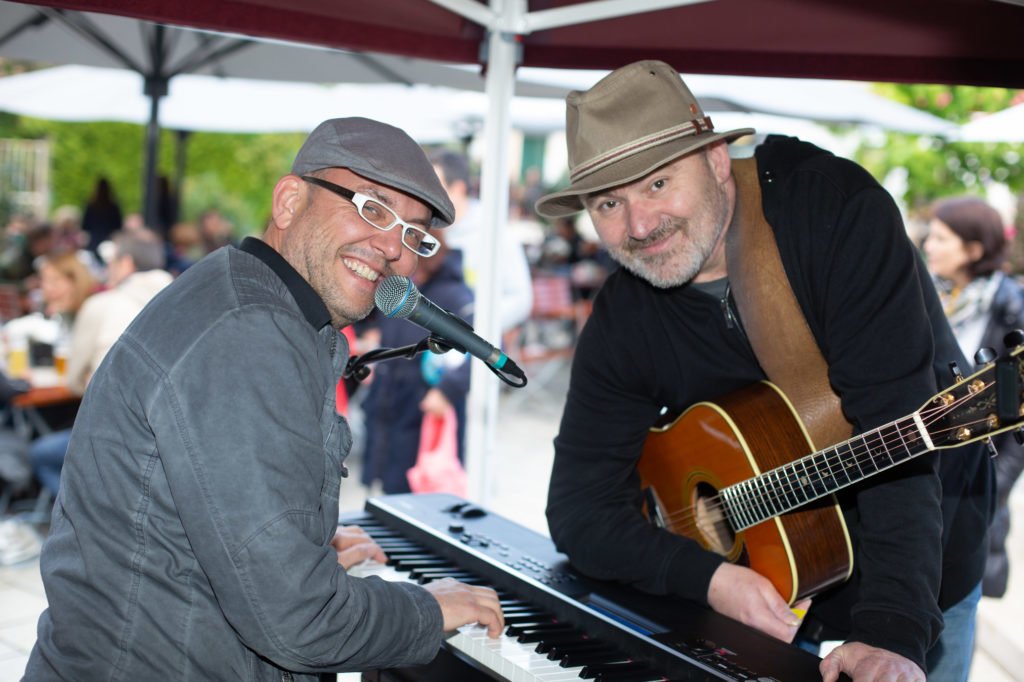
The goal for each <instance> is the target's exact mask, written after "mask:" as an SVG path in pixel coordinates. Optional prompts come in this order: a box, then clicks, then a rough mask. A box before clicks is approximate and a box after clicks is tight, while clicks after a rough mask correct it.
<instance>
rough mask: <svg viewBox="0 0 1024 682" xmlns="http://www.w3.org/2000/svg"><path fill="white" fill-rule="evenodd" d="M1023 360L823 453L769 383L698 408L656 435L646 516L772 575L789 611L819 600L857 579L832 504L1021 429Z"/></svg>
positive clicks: (990, 369)
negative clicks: (868, 483) (885, 478)
mask: <svg viewBox="0 0 1024 682" xmlns="http://www.w3.org/2000/svg"><path fill="white" fill-rule="evenodd" d="M1022 338H1024V337H1022ZM1022 352H1024V347H1018V348H1016V349H1014V350H1013V351H1012V352H1011V353H1010V354H1009V355H1008V356H1006V357H1004V358H1002V359H1000V360H998V361H992V362H988V363H987V364H986V365H984V366H983V367H982V368H981V369H980V370H979V371H977V372H976V373H975V374H972V375H971V376H969V377H967V378H966V379H964V378H960V379H959V380H958V381H957V382H956V383H955V384H954V385H953V386H951V387H950V388H948V389H946V390H944V391H942V392H940V393H938V394H937V395H935V396H934V397H933V398H932V399H930V400H929V401H928V402H926V403H925V404H924V405H923V406H922V407H921V408H920V409H919V410H917V411H916V412H914V413H913V414H911V415H908V416H906V417H903V418H902V419H897V420H895V421H893V422H890V423H888V424H886V425H884V426H881V427H879V428H877V429H874V430H872V431H869V432H867V433H863V434H860V435H858V436H855V437H854V438H851V439H849V440H846V441H843V442H841V443H838V444H836V445H833V446H831V447H828V448H825V449H824V450H818V451H817V452H814V448H813V447H812V445H811V440H810V438H809V437H808V435H807V432H806V430H805V428H804V426H803V424H802V423H801V422H800V419H799V417H798V416H797V415H796V412H795V411H794V410H793V406H792V405H791V404H790V402H789V401H788V400H787V399H786V396H785V395H783V394H782V391H780V390H779V389H778V388H777V387H776V386H774V385H773V384H771V383H769V382H767V381H765V382H761V383H759V384H754V385H752V386H748V387H746V388H744V389H741V390H740V391H737V392H735V393H731V394H729V395H728V396H725V397H724V398H721V399H718V400H716V401H715V402H713V403H712V402H702V403H698V404H696V405H693V406H692V407H690V408H688V409H687V410H686V411H685V412H684V413H683V414H681V415H680V416H679V417H678V418H677V419H676V420H675V421H674V422H672V423H671V424H669V425H668V426H665V427H656V428H653V429H651V431H650V433H649V434H648V436H647V439H646V441H645V443H644V447H643V452H642V454H641V458H640V461H639V463H638V465H637V468H638V470H639V474H640V477H641V481H642V485H643V487H644V494H645V499H646V510H645V512H646V514H647V516H648V518H649V519H650V520H651V522H652V523H654V524H655V525H657V526H659V527H662V528H665V529H667V530H669V531H671V532H674V533H677V534H680V535H685V536H687V537H689V538H692V539H693V540H696V541H697V542H699V543H700V544H701V545H702V546H703V547H705V548H706V549H709V550H711V551H715V552H717V553H719V554H721V555H723V556H725V557H726V558H727V559H728V560H729V561H732V562H735V563H739V564H741V565H744V566H748V567H749V568H751V569H753V570H754V571H756V572H758V573H760V574H761V575H763V576H765V577H766V578H768V579H769V580H770V581H771V582H772V584H773V585H774V586H775V588H776V589H777V590H778V591H779V594H781V595H782V596H783V598H785V599H786V600H788V602H789V603H790V604H793V603H795V602H797V601H798V600H800V599H803V598H804V597H808V596H812V595H814V594H816V593H818V592H821V591H822V590H824V589H825V588H827V587H829V586H831V585H834V584H836V583H839V582H842V581H843V580H846V579H847V578H848V577H849V576H850V573H851V572H852V570H853V548H852V546H851V543H850V536H849V533H848V532H847V529H846V524H845V522H844V521H843V516H842V513H841V511H840V509H839V506H838V504H837V502H836V500H835V497H834V495H833V493H835V492H836V491H838V490H841V489H842V488H845V487H847V486H851V485H853V484H855V483H858V482H859V481H862V480H864V479H866V478H868V477H870V476H873V475H875V474H877V473H880V472H882V471H885V470H887V469H890V468H892V467H895V466H898V465H899V464H901V463H903V462H906V461H909V460H910V459H913V458H914V457H917V456H919V455H922V454H924V453H927V452H931V451H933V450H936V449H940V448H952V447H957V446H960V445H964V444H966V443H970V442H973V441H976V440H979V439H983V438H987V437H989V436H992V435H994V434H997V433H1002V432H1004V431H1009V430H1011V429H1016V428H1020V426H1021V424H1022V423H1024V417H1022V407H1021V399H1022V396H1021V385H1022V383H1024V381H1022V364H1024V361H1022V360H1021V359H1020V355H1021V353H1022ZM992 355H994V353H992Z"/></svg>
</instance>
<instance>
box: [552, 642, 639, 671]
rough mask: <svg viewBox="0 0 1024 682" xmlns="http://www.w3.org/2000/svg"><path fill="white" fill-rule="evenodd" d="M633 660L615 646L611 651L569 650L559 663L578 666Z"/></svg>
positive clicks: (573, 666)
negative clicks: (573, 651)
mask: <svg viewBox="0 0 1024 682" xmlns="http://www.w3.org/2000/svg"><path fill="white" fill-rule="evenodd" d="M632 660H633V659H632V658H630V657H629V654H627V653H624V652H622V651H621V650H619V649H614V648H613V649H612V650H611V651H580V652H577V653H572V652H569V653H567V654H566V655H565V656H562V661H561V663H559V665H560V666H562V667H563V668H578V667H580V666H594V665H600V664H603V663H625V662H627V661H632ZM595 674H596V673H595Z"/></svg>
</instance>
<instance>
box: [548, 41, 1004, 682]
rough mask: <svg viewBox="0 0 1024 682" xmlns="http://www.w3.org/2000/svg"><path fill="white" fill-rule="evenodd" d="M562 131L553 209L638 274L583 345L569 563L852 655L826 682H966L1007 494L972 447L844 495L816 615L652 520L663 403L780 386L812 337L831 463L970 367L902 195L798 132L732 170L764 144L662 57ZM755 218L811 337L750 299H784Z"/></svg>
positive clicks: (573, 112)
mask: <svg viewBox="0 0 1024 682" xmlns="http://www.w3.org/2000/svg"><path fill="white" fill-rule="evenodd" d="M566 121H567V125H566V128H567V144H568V152H569V171H570V180H571V184H570V185H569V187H568V188H566V189H564V190H562V191H559V192H555V193H553V194H549V195H547V196H545V197H542V198H541V199H540V200H539V201H538V203H537V211H538V213H540V214H541V215H543V216H546V217H549V218H555V217H560V216H565V215H570V214H572V213H575V212H577V211H580V210H586V211H587V212H588V213H589V214H590V217H591V219H592V220H593V223H594V226H595V228H596V229H597V232H598V235H599V236H600V238H601V241H602V242H603V243H604V245H605V246H606V248H607V249H608V251H609V252H610V254H611V255H612V256H613V257H614V258H615V259H616V260H618V261H619V262H620V263H621V264H622V265H623V268H621V269H620V270H619V271H618V272H616V273H615V274H614V275H612V276H611V277H610V278H609V279H608V280H607V282H606V283H605V285H604V287H603V288H602V290H601V292H600V294H599V295H598V296H597V298H596V300H595V303H594V310H593V315H592V316H591V317H590V319H589V321H588V323H587V325H586V327H585V328H584V330H583V332H582V335H581V337H580V340H579V344H578V347H577V349H576V355H575V359H574V363H573V369H572V378H571V382H570V387H569V393H568V397H567V401H566V406H565V412H564V414H563V417H562V423H561V427H560V431H559V434H558V437H557V438H556V439H555V461H554V466H553V470H552V475H551V484H550V489H549V495H548V506H547V517H548V522H549V526H550V529H551V534H552V537H553V538H554V540H555V542H556V544H557V545H558V547H559V548H560V549H561V550H563V551H565V552H566V553H567V554H568V555H569V557H570V559H571V560H572V562H573V563H574V564H575V565H576V566H577V567H578V568H579V569H580V570H582V571H583V572H585V573H588V574H590V575H593V576H596V577H600V578H613V579H618V580H621V581H624V582H627V583H630V584H632V585H634V586H636V587H637V588H639V589H642V590H644V591H648V592H652V593H655V594H669V595H675V596H679V597H683V598H687V599H691V600H694V601H697V602H701V603H704V604H707V605H709V606H710V607H711V608H713V609H714V610H716V611H718V612H721V613H724V614H726V615H728V616H731V617H733V618H735V619H737V620H740V621H742V622H744V623H747V624H748V625H751V626H753V627H755V628H757V629H759V630H762V631H764V632H766V633H768V634H771V635H773V636H775V637H777V638H779V639H783V640H785V641H792V640H794V638H799V639H800V640H802V641H810V642H820V641H822V640H825V639H828V640H833V639H842V640H845V643H844V644H843V645H841V646H839V647H837V648H836V649H834V650H833V651H832V652H831V653H830V654H829V655H828V656H827V657H826V658H825V660H824V661H823V662H822V664H821V672H822V676H823V678H824V679H825V680H834V679H836V678H837V676H838V675H839V673H840V672H846V673H848V674H850V675H851V676H853V678H854V679H855V680H858V681H859V680H882V679H886V680H888V679H901V680H923V679H924V672H923V671H924V670H929V679H930V680H932V679H943V680H946V679H948V680H965V679H966V675H967V670H968V667H969V661H970V655H971V649H972V644H973V622H974V612H975V608H976V605H977V598H978V597H977V595H978V590H977V588H978V586H979V583H980V578H981V574H982V568H983V565H984V536H985V531H986V528H987V523H988V517H989V507H990V496H991V489H990V486H991V475H990V464H989V463H988V460H987V458H986V457H984V456H983V455H982V454H980V453H979V451H978V450H977V449H974V448H972V449H970V451H969V452H964V453H963V454H960V452H956V454H955V455H953V456H943V457H942V458H941V462H937V460H938V459H939V458H937V457H935V456H934V455H925V456H922V457H918V458H916V459H912V460H910V461H908V462H907V463H905V464H903V465H901V466H900V467H898V468H894V469H892V470H891V471H889V472H886V473H885V474H884V475H881V476H876V477H873V478H869V479H866V480H865V481H862V482H861V483H860V484H858V485H856V486H854V487H852V488H847V489H845V490H843V491H841V492H840V493H839V494H838V500H839V502H840V504H841V507H842V510H843V515H844V517H845V520H846V525H847V527H848V528H849V533H850V538H851V547H852V548H853V573H852V576H851V577H850V579H849V580H847V581H846V582H845V583H842V584H840V585H839V586H835V587H829V588H828V589H826V590H824V591H822V592H821V593H820V594H817V595H815V596H814V601H813V605H811V607H810V610H809V611H808V612H807V615H806V617H805V618H804V619H803V621H801V619H800V617H799V615H795V614H799V613H802V612H803V607H806V606H807V604H806V603H797V604H795V605H793V606H794V607H795V609H791V608H790V605H789V604H787V602H786V600H784V599H783V598H782V597H781V596H780V595H779V593H778V592H777V591H776V589H775V588H774V587H773V585H772V583H770V582H769V581H768V580H767V579H766V578H764V577H762V576H761V575H759V574H757V573H755V572H754V571H753V570H751V569H749V568H746V567H744V566H741V565H736V564H732V563H728V562H726V561H725V560H724V559H723V557H722V556H720V555H719V554H717V553H714V552H711V551H708V550H705V549H703V548H702V547H701V546H700V545H699V544H698V543H697V542H695V541H693V540H690V539H688V538H686V537H683V536H681V535H676V534H673V533H669V532H667V531H665V530H663V529H661V528H657V527H655V525H654V524H652V523H650V522H649V521H648V519H647V517H646V516H645V514H644V513H643V507H644V496H643V492H642V490H641V487H640V475H639V474H638V471H637V463H638V461H639V460H640V458H641V455H642V453H643V450H644V444H645V440H646V439H647V435H648V430H649V428H650V427H651V426H652V425H653V424H654V423H655V422H656V421H657V420H658V419H659V416H660V415H661V414H662V413H663V411H665V410H666V409H667V411H668V412H670V413H674V414H679V413H682V412H683V411H684V410H685V409H686V408H687V407H688V406H690V405H693V404H695V403H697V402H700V401H707V400H714V399H716V398H718V397H720V396H724V395H726V394H729V393H731V392H733V391H736V390H738V389H740V388H742V387H744V386H746V385H749V384H753V383H756V382H759V381H761V380H764V379H765V378H771V379H772V380H773V381H778V380H777V379H776V376H775V369H776V368H777V365H774V364H769V363H767V362H765V358H766V357H774V356H769V355H768V354H766V353H764V352H763V351H764V349H765V348H768V349H769V350H775V351H776V352H781V353H785V351H786V349H781V350H780V349H779V348H777V347H778V346H779V345H782V344H785V343H786V341H785V339H787V338H789V336H790V330H792V329H799V328H804V329H805V331H804V334H805V335H806V336H807V339H808V340H809V342H810V345H811V346H814V347H815V348H814V354H816V355H819V356H821V358H820V359H821V360H822V362H821V366H822V377H823V380H824V383H825V384H826V388H828V389H830V394H831V395H832V397H834V398H836V402H835V409H834V410H832V412H834V415H833V417H835V418H838V420H839V421H838V422H833V423H835V424H840V427H839V428H838V429H836V430H833V431H831V432H828V433H829V435H831V436H836V437H830V438H828V439H827V442H824V443H821V444H820V445H819V446H818V447H821V446H822V445H828V444H832V443H836V442H839V441H841V440H845V439H846V438H848V437H849V435H850V433H851V431H850V429H851V425H852V429H853V430H854V432H856V433H863V432H867V431H870V430H872V429H875V428H877V427H880V426H882V425H884V424H886V423H888V422H891V421H893V420H895V419H899V418H902V417H904V416H906V415H909V414H912V413H914V412H915V411H916V410H918V409H919V408H920V407H921V405H922V404H923V403H924V402H925V401H926V400H928V399H929V398H930V397H931V396H932V395H933V394H935V393H936V390H937V384H938V383H945V382H948V381H949V380H950V378H949V377H948V376H946V375H948V370H947V369H946V367H947V363H948V362H949V361H950V360H956V359H960V361H961V364H962V362H963V360H962V356H961V354H960V352H959V350H958V348H957V346H956V342H955V339H954V338H953V337H952V334H951V333H950V331H949V327H948V324H946V322H945V318H944V316H943V315H942V310H941V307H940V306H939V305H938V302H937V298H936V296H935V292H934V289H933V288H932V287H931V286H930V284H929V283H928V280H927V276H926V274H925V273H924V271H923V268H921V267H919V265H918V255H917V253H916V251H915V249H914V248H913V245H912V244H911V243H910V241H909V240H908V239H907V236H906V233H905V230H904V227H903V224H902V221H901V218H900V215H899V212H898V210H897V208H896V206H895V205H894V203H893V201H892V199H891V197H890V196H889V195H888V194H887V193H886V192H885V190H884V189H883V188H882V187H881V186H879V185H878V183H877V182H875V181H874V180H873V179H872V178H871V177H870V176H869V175H868V173H867V172H865V171H864V170H863V169H862V168H860V167H859V166H857V165H856V164H854V163H852V162H850V161H847V160H844V159H839V158H837V157H835V156H833V155H832V154H830V153H828V152H825V151H823V150H821V149H818V148H816V147H814V146H812V145H810V144H807V143H804V142H801V141H799V140H796V139H793V138H783V137H769V138H768V139H767V140H766V141H765V142H764V143H763V144H761V145H759V146H758V147H757V149H756V152H755V157H754V158H753V159H744V160H736V161H734V160H732V159H730V157H729V152H728V143H729V142H732V141H733V140H736V139H737V138H739V137H741V136H743V135H746V134H749V133H752V132H753V131H752V130H749V129H743V130H732V131H728V132H717V131H715V130H714V128H713V126H712V124H711V121H710V119H709V118H708V117H706V116H705V115H704V112H703V111H702V109H701V107H700V104H699V103H698V102H697V100H696V99H695V98H694V97H693V95H692V94H691V93H690V91H689V89H688V88H687V87H686V85H685V83H683V81H682V79H681V78H680V77H679V74H678V73H677V72H676V71H675V70H674V69H672V68H671V67H670V66H669V65H667V64H664V63H662V62H657V61H643V62H638V63H634V64H631V65H629V66H625V67H623V68H621V69H618V70H617V71H614V72H613V73H611V74H610V75H608V76H607V77H605V78H604V79H602V80H601V81H600V82H599V83H597V84H596V85H595V86H594V87H593V88H591V89H590V90H588V91H586V92H573V93H570V95H569V96H568V98H567V116H566ZM755 224H765V225H768V226H770V229H768V230H767V234H768V235H769V242H768V243H769V244H770V245H771V246H773V247H774V246H775V245H776V244H777V251H778V258H779V259H780V260H781V263H780V265H781V268H780V272H782V271H784V273H785V277H784V278H783V279H785V280H788V286H787V287H786V289H787V291H788V294H789V296H790V298H791V299H793V300H794V304H793V309H794V310H798V314H801V313H802V317H803V318H805V319H806V322H803V321H799V322H798V323H797V324H792V321H791V320H787V319H774V320H773V319H770V317H769V319H767V321H766V322H767V324H760V325H758V324H755V323H756V322H757V321H758V320H763V319H764V318H765V317H766V315H765V314H764V313H763V311H762V308H763V307H764V306H760V304H757V305H750V302H751V301H755V302H757V301H769V302H771V301H774V299H772V298H770V296H775V294H774V293H771V292H769V296H764V295H762V296H760V297H759V296H758V291H757V290H764V289H765V286H764V285H765V282H766V281H767V280H765V279H760V280H759V279H757V278H756V277H755V278H753V279H751V278H749V277H748V276H746V275H744V276H743V277H740V274H741V273H748V272H756V270H757V268H754V269H753V270H752V269H751V268H749V267H748V266H747V263H748V262H750V261H752V260H753V258H752V256H751V252H752V251H753V250H752V249H747V251H746V252H744V249H743V246H737V245H738V244H745V243H749V242H748V241H742V240H740V237H739V235H743V234H748V233H749V228H748V226H750V225H755ZM744 239H746V238H744ZM762 277H763V275H762ZM741 282H743V286H742V287H740V283H741ZM752 282H753V284H752ZM741 288H742V289H743V295H742V296H740V295H739V294H740V289H741ZM752 290H753V293H752ZM744 302H746V303H745V304H744ZM744 305H747V307H744ZM794 319H795V318H794ZM808 331H809V334H807V332H808ZM779 339H782V341H779ZM797 361H798V362H799V361H800V358H799V357H798V358H797ZM810 363H811V359H810V358H808V364H810ZM762 364H764V365H765V366H768V367H770V368H772V369H773V371H772V372H767V371H766V370H765V369H764V368H763V367H762ZM836 396H838V397H836ZM819 404H826V403H819V402H816V401H812V402H810V403H808V404H807V405H808V406H809V407H811V408H817V407H818V406H819ZM798 407H799V406H798ZM801 414H803V413H802V412H801ZM844 428H845V435H843V434H844V432H843V430H842V429H844ZM812 433H813V432H812ZM959 450H960V451H966V450H968V448H960V449H959ZM944 621H945V628H946V629H945V632H943V638H942V640H940V644H939V645H937V646H933V645H934V644H935V643H936V641H937V640H938V638H939V635H940V631H942V630H943V623H944Z"/></svg>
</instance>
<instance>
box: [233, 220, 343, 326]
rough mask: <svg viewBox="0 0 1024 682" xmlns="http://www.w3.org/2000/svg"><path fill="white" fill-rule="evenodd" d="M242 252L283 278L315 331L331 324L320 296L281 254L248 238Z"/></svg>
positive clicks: (252, 238)
mask: <svg viewBox="0 0 1024 682" xmlns="http://www.w3.org/2000/svg"><path fill="white" fill-rule="evenodd" d="M238 248H239V249H240V250H242V251H244V252H245V253H248V254H250V255H252V256H255V257H256V258H259V259H260V260H261V261H263V262H264V263H266V265H267V267H269V268H270V269H271V270H273V271H274V273H275V274H276V275H277V276H278V277H280V278H281V281H282V282H284V285H285V286H286V287H288V291H289V292H290V293H291V295H292V296H293V297H294V298H295V302H296V303H298V304H299V310H301V311H302V314H303V315H304V316H305V317H306V320H307V321H308V322H309V323H310V324H311V325H313V328H314V329H317V330H319V329H321V328H323V327H325V326H326V325H328V324H330V323H331V313H330V311H328V310H327V305H326V304H325V303H324V301H323V299H322V298H320V294H318V293H316V290H315V289H314V288H313V287H311V286H310V285H309V282H307V281H306V280H305V279H303V277H302V275H300V274H299V273H298V272H297V271H296V270H295V268H293V267H292V266H291V264H290V263H289V262H288V261H286V260H285V259H284V256H282V255H281V254H280V253H278V252H277V251H275V250H274V249H273V247H271V246H270V245H269V244H267V243H266V242H264V241H262V240H260V239H256V238H255V237H246V238H245V239H243V240H242V244H241V246H239V247H238Z"/></svg>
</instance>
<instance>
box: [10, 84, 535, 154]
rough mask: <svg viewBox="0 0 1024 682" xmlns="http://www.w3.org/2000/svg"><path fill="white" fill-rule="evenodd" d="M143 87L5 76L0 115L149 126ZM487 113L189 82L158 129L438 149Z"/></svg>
mask: <svg viewBox="0 0 1024 682" xmlns="http://www.w3.org/2000/svg"><path fill="white" fill-rule="evenodd" d="M142 81H143V79H142V76H140V75H139V74H137V73H134V72H132V71H127V70H124V69H107V68H101V67H95V66H57V67H53V68H50V69H41V70H39V71H31V72H28V73H23V74H18V75H15V76H7V77H6V78H0V111H7V112H10V113H15V114H21V115H24V116H34V117H36V118H43V119H48V120H56V121H119V122H124V123H139V124H145V123H146V122H147V120H148V117H149V101H148V98H147V97H146V96H145V95H144V94H143V92H142ZM485 110H486V101H485V99H484V95H483V93H479V92H470V91H464V90H454V89H452V88H444V87H434V86H430V85H415V86H405V85H395V84H379V85H371V84H364V85H349V84H343V85H317V84H314V83H288V82H283V81H268V80H255V79H248V78H217V77H214V76H196V75H190V74H184V75H181V76H177V77H175V78H174V79H173V80H172V81H171V82H170V85H169V88H168V93H167V96H166V97H165V98H164V100H163V102H162V105H161V111H160V122H161V127H164V128H169V129H172V130H189V131H209V132H233V133H272V132H308V131H310V130H312V129H313V128H314V127H315V126H316V125H317V124H318V123H320V122H321V121H323V120H325V119H327V118H333V117H337V116H366V117H368V118H375V119H377V120H382V121H385V122H388V123H391V124H392V125H396V126H398V127H400V128H403V129H404V130H406V131H407V132H408V133H409V134H410V135H412V136H413V137H414V138H415V139H416V140H417V141H419V142H423V143H434V142H446V141H449V140H452V139H454V138H455V137H456V136H457V131H458V130H459V125H460V123H461V122H462V121H463V120H465V119H467V118H472V117H480V116H482V115H483V113H484V111H485ZM550 123H551V122H549V125H550ZM531 125H533V122H531Z"/></svg>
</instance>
